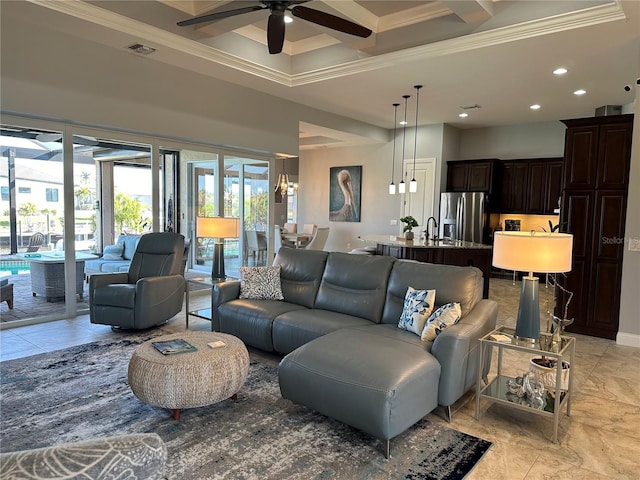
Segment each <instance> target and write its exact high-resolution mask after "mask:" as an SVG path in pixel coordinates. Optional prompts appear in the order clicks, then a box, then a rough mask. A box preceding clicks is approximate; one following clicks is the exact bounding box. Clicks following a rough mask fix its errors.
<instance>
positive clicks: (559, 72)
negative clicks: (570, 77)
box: [553, 67, 568, 75]
mask: <svg viewBox="0 0 640 480" xmlns="http://www.w3.org/2000/svg"><path fill="white" fill-rule="evenodd" d="M567 72H568V70H567V69H566V68H564V67H558V68H556V69H555V70H554V71H553V74H554V75H564V74H565V73H567Z"/></svg>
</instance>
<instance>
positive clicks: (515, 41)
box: [14, 0, 640, 148]
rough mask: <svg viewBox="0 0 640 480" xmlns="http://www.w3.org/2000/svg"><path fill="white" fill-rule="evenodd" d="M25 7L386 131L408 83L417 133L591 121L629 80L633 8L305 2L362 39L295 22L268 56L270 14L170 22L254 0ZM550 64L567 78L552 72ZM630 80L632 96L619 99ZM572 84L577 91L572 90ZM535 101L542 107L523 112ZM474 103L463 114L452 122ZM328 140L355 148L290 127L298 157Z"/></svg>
mask: <svg viewBox="0 0 640 480" xmlns="http://www.w3.org/2000/svg"><path fill="white" fill-rule="evenodd" d="M31 3H32V4H35V5H38V6H40V7H42V8H37V9H34V8H31V9H30V10H29V15H30V17H34V16H38V15H41V16H42V18H41V19H40V21H43V22H45V21H46V22H47V24H48V25H49V26H52V27H53V28H57V29H60V30H61V31H66V32H70V34H71V35H74V36H78V37H82V38H85V39H87V40H90V41H94V42H99V43H102V44H105V45H109V46H112V47H113V48H117V49H122V48H126V47H127V46H129V45H131V44H133V43H142V44H144V45H148V46H151V47H153V48H155V49H156V51H155V52H154V53H152V54H151V55H149V56H148V58H149V59H154V60H157V61H160V62H165V63H169V64H172V65H176V66H179V67H181V68H187V69H190V70H194V71H197V72H201V73H203V74H205V75H210V76H213V77H217V78H220V79H223V80H226V81H230V82H233V83H236V84H240V85H244V86H247V87H250V88H253V89H256V90H259V91H262V92H265V93H269V94H272V95H276V96H280V97H283V98H287V99H289V100H291V101H294V102H298V103H302V104H305V105H308V106H311V107H314V108H318V109H321V110H325V111H329V112H332V113H335V114H338V115H342V116H345V117H348V118H354V119H357V120H360V121H363V122H366V123H370V124H373V125H376V126H380V127H384V128H392V127H393V107H392V104H393V103H395V102H398V103H401V102H402V95H403V94H409V95H411V96H412V97H411V99H410V100H409V102H410V104H409V114H408V119H409V120H410V121H409V125H413V124H414V123H415V118H414V115H415V104H414V103H412V102H414V99H415V90H414V88H413V86H414V85H416V84H421V85H423V86H424V88H422V90H420V109H419V118H418V123H419V124H420V125H424V124H434V123H447V124H451V125H454V126H456V127H459V128H473V127H480V126H495V125H506V124H513V123H528V122H538V121H551V120H559V119H563V118H576V117H585V116H592V115H593V114H594V110H595V108H596V107H599V106H602V105H624V104H628V103H631V102H633V100H634V98H635V94H636V88H635V83H636V78H637V77H640V2H639V1H637V0H623V1H620V0H614V1H606V0H582V1H581V0H569V1H557V0H549V1H540V0H519V1H507V0H442V1H401V0H396V1H360V0H337V1H329V0H312V1H310V2H308V3H305V5H304V6H305V7H309V8H313V9H316V10H322V11H325V12H328V13H332V14H334V15H338V16H340V17H343V18H346V19H348V20H351V21H353V22H356V23H359V24H362V25H364V26H366V27H367V28H370V29H371V30H373V34H372V35H371V36H370V37H369V38H367V39H361V38H358V37H351V36H349V35H346V34H342V33H339V32H335V31H333V30H329V29H327V28H324V27H320V26H317V25H315V24H313V23H310V22H307V21H305V20H302V19H295V20H294V22H293V23H292V24H288V25H287V27H286V35H285V45H284V49H283V52H282V53H280V54H278V55H269V53H268V51H267V47H266V24H267V18H268V13H269V12H268V10H261V11H257V12H252V13H248V14H243V15H238V16H234V17H231V18H227V19H225V20H221V21H218V22H211V23H205V24H200V25H197V26H190V27H178V26H177V25H176V22H178V21H180V20H185V19H188V18H191V17H193V16H198V15H202V14H205V13H210V12H212V11H224V10H230V9H235V8H242V7H246V6H250V5H260V3H259V2H258V1H225V0H207V1H191V0H158V1H131V0H130V1H115V0H108V1H102V0H98V1H91V2H81V1H74V2H71V1H62V2H60V1H51V0H33V1H31ZM14 8H15V7H14ZM52 19H53V20H55V21H52ZM30 20H31V21H36V22H37V21H38V19H36V18H30ZM132 54H134V53H132ZM558 66H564V67H566V68H567V69H568V70H569V71H568V73H567V74H566V75H564V76H561V77H559V76H555V75H553V74H552V70H553V69H554V68H556V67H558ZM628 84H630V85H633V86H634V88H632V89H631V91H629V92H626V91H625V90H624V86H625V85H628ZM579 88H582V89H585V90H587V93H586V94H585V95H583V96H580V97H578V96H575V95H573V92H574V91H575V90H577V89H579ZM637 89H638V90H640V86H638V87H637ZM534 103H538V104H540V105H541V108H540V109H539V110H537V111H533V110H530V109H529V106H530V105H531V104H534ZM475 105H477V106H479V107H480V108H474V109H470V110H468V113H469V117H468V118H466V119H464V120H463V119H461V118H459V117H458V114H459V113H460V112H461V111H462V110H463V107H469V106H475ZM401 116H402V107H400V109H399V117H401ZM336 140H338V142H343V144H347V143H353V142H356V141H357V139H356V138H355V137H353V136H349V135H346V134H344V133H341V132H336V131H333V130H329V129H326V128H323V129H319V128H317V127H316V126H313V125H309V124H304V125H301V148H311V147H313V146H320V145H324V146H326V145H332V144H335V143H336Z"/></svg>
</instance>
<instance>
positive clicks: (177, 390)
mask: <svg viewBox="0 0 640 480" xmlns="http://www.w3.org/2000/svg"><path fill="white" fill-rule="evenodd" d="M177 338H181V339H183V340H186V341H187V342H189V343H190V344H192V345H195V346H196V347H197V348H198V349H197V350H196V351H193V352H186V353H176V354H173V355H163V354H161V353H160V352H159V351H158V350H156V348H155V347H154V346H153V344H152V342H161V341H166V340H175V339H177ZM216 340H221V341H223V342H224V343H225V345H224V346H223V347H217V348H211V347H209V346H208V345H207V344H208V343H210V342H214V341H216ZM248 371H249V352H247V348H246V347H245V345H244V343H242V341H241V340H240V339H239V338H237V337H234V336H233V335H227V334H224V333H209V332H183V333H176V334H172V335H164V336H161V337H156V338H153V339H152V340H149V341H147V342H144V343H143V344H141V345H140V346H139V347H138V348H137V349H136V351H135V352H134V354H133V356H132V357H131V360H130V361H129V386H130V387H131V390H132V391H133V393H134V394H135V396H136V397H138V398H139V399H140V400H142V401H143V402H145V403H148V404H149V405H153V406H156V407H162V408H169V409H172V410H173V418H174V419H175V420H179V419H180V412H181V410H182V409H183V408H194V407H204V406H206V405H212V404H214V403H217V402H219V401H221V400H225V399H227V398H232V399H234V400H236V399H237V392H238V390H240V387H242V385H243V384H244V382H245V380H246V378H247V372H248Z"/></svg>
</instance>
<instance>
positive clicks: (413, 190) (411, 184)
mask: <svg viewBox="0 0 640 480" xmlns="http://www.w3.org/2000/svg"><path fill="white" fill-rule="evenodd" d="M413 88H415V89H416V123H415V125H414V128H415V135H414V137H413V175H412V176H411V181H410V182H409V192H410V193H416V192H417V191H418V182H417V181H416V151H417V150H418V107H419V100H420V89H421V88H422V85H414V86H413Z"/></svg>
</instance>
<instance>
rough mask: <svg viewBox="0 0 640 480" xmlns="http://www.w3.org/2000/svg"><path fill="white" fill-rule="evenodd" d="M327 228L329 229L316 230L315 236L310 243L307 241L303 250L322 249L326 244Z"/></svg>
mask: <svg viewBox="0 0 640 480" xmlns="http://www.w3.org/2000/svg"><path fill="white" fill-rule="evenodd" d="M329 228H330V227H323V228H317V229H316V234H315V235H314V236H313V238H312V239H311V241H309V243H308V244H307V245H306V246H305V247H304V248H305V250H322V249H324V246H325V244H326V243H327V239H328V238H329Z"/></svg>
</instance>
